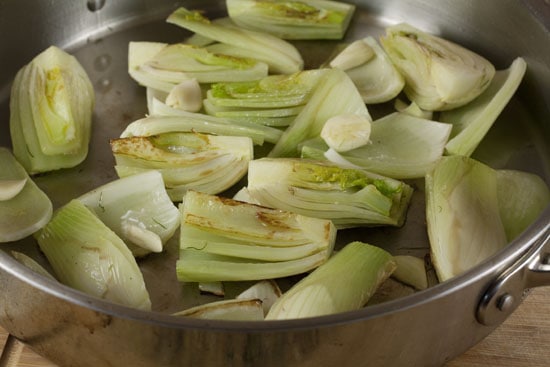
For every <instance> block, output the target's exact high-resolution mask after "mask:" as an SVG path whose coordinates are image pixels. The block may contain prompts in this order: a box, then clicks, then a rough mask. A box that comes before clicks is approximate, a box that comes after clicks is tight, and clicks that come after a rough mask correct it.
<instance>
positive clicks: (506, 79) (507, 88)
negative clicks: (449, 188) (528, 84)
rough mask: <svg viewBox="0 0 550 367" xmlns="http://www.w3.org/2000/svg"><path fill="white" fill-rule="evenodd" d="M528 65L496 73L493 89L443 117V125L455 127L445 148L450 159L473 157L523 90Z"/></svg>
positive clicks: (514, 64) (519, 62)
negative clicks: (451, 157)
mask: <svg viewBox="0 0 550 367" xmlns="http://www.w3.org/2000/svg"><path fill="white" fill-rule="evenodd" d="M526 69H527V63H526V62H525V60H524V59H523V58H517V59H515V60H514V61H513V62H512V65H510V67H509V68H508V69H506V70H499V71H497V72H496V73H495V76H494V78H493V79H492V81H491V84H490V85H489V87H488V88H487V89H486V90H485V91H484V92H483V93H482V94H481V95H480V96H479V97H477V98H476V99H475V100H473V101H472V102H470V103H468V104H467V105H465V106H462V107H460V108H456V109H454V110H450V111H444V112H442V113H441V116H440V121H442V122H447V123H450V124H452V125H453V130H452V132H451V139H450V140H449V142H448V143H447V145H446V146H445V152H446V154H448V155H451V154H456V155H464V156H470V155H471V154H472V153H473V152H474V150H475V149H476V148H477V146H478V144H479V143H480V142H481V140H482V139H483V137H484V136H485V134H487V131H489V129H490V128H491V126H492V125H493V123H494V122H495V120H496V119H497V117H498V116H499V115H500V113H501V112H502V110H503V109H504V107H506V104H507V103H508V102H509V101H510V99H511V98H512V96H513V95H514V93H515V92H516V90H517V88H518V87H519V85H520V83H521V81H522V79H523V76H524V75H525V71H526Z"/></svg>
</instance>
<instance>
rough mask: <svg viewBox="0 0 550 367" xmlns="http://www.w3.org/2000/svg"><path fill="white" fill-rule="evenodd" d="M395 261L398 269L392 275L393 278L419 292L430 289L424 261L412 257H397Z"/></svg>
mask: <svg viewBox="0 0 550 367" xmlns="http://www.w3.org/2000/svg"><path fill="white" fill-rule="evenodd" d="M393 259H394V260H395V264H396V265H397V267H396V269H395V271H394V272H393V273H392V278H395V279H397V280H398V281H400V282H402V283H405V284H408V285H410V286H412V287H414V288H415V289H418V290H422V289H426V288H428V275H427V273H426V266H425V264H424V259H421V258H419V257H416V256H410V255H397V256H394V257H393Z"/></svg>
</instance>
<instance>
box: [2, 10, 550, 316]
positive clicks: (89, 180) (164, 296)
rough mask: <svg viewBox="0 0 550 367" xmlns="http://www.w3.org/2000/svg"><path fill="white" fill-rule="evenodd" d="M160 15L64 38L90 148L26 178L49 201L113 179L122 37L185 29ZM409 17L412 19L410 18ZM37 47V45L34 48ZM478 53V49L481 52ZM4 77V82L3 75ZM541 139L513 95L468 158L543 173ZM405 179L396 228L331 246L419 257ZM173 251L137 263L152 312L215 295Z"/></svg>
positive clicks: (420, 220) (372, 25) (122, 112)
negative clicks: (404, 212) (87, 115)
mask: <svg viewBox="0 0 550 367" xmlns="http://www.w3.org/2000/svg"><path fill="white" fill-rule="evenodd" d="M96 3H97V2H96ZM100 12H101V10H100V11H98V13H100ZM165 15H166V14H163V15H162V16H159V17H154V18H152V19H148V20H146V21H143V20H141V21H137V20H136V19H134V18H130V19H127V20H126V21H118V22H116V23H115V24H114V25H113V26H109V27H103V28H102V29H101V30H98V32H97V33H95V34H91V35H89V37H88V38H87V39H86V40H85V41H79V40H75V41H74V42H71V41H69V42H67V44H68V45H71V46H70V51H71V52H72V53H73V54H74V55H75V56H76V57H77V59H78V60H79V61H80V62H81V64H82V65H83V67H84V68H85V69H86V71H87V72H88V74H89V76H90V79H91V80H92V82H93V84H94V87H95V91H96V108H95V111H94V125H93V136H92V140H91V149H90V153H89V155H88V157H87V159H86V161H85V162H83V163H82V164H81V165H79V166H77V167H75V168H72V169H66V170H62V171H57V172H51V173H47V174H42V175H39V176H36V177H35V178H34V179H35V181H36V183H37V184H38V185H39V186H40V187H41V188H42V189H43V190H44V191H45V192H46V193H47V194H48V196H49V197H50V198H51V199H52V201H53V204H54V207H56V208H58V207H60V206H62V205H63V204H65V203H66V202H68V201H69V200H70V199H72V198H75V197H77V196H79V195H81V194H83V193H85V192H87V191H89V190H91V189H93V188H96V187H98V186H99V185H101V184H104V183H107V182H109V181H111V180H114V179H116V178H117V176H116V173H115V170H114V158H113V156H112V154H111V151H110V146H109V139H110V138H116V137H118V136H119V135H120V133H121V132H122V130H123V129H124V128H125V127H126V126H127V125H128V124H129V123H130V122H132V121H134V120H137V119H139V118H141V117H143V116H145V114H146V100H145V89H144V88H143V87H141V86H139V85H137V83H136V82H135V81H133V80H132V79H131V78H130V77H129V75H128V72H127V50H128V43H129V42H130V41H157V42H167V43H175V42H179V41H181V40H183V39H184V38H185V37H186V36H188V35H189V33H187V32H186V31H185V30H182V29H179V28H177V27H175V26H172V25H168V24H166V23H165V21H164V19H165ZM207 15H208V16H210V17H213V18H214V17H217V16H221V15H224V14H223V12H222V11H220V10H219V9H218V10H214V11H211V12H209V13H207ZM395 22H396V20H395V19H392V18H388V17H386V16H381V15H380V16H375V15H373V14H372V13H370V12H367V11H366V10H364V9H362V8H358V9H357V12H356V15H355V17H354V20H353V22H352V24H351V26H350V29H349V31H348V33H347V39H348V40H355V39H359V38H362V37H365V36H367V35H371V36H375V37H377V36H379V35H380V34H382V33H383V31H384V28H385V27H386V26H387V25H389V24H391V23H395ZM412 23H413V24H414V22H412ZM419 26H422V24H419ZM428 30H430V29H428ZM294 43H295V45H296V46H297V47H298V49H299V50H300V51H301V53H302V55H303V56H304V59H305V65H306V68H315V67H318V66H319V65H321V64H322V63H323V62H324V61H326V60H327V58H328V57H329V56H330V55H332V54H333V52H334V50H335V49H336V47H337V46H338V44H339V42H337V41H322V42H320V41H307V42H306V41H302V42H294ZM39 51H40V50H37V52H39ZM479 52H480V53H482V54H483V52H482V51H479ZM518 56H519V55H518ZM25 62H28V60H27V61H25ZM9 83H11V79H10V80H9ZM8 89H9V84H7V85H2V86H0V90H8ZM0 98H2V99H1V100H0V118H1V120H2V121H4V123H3V124H2V126H1V128H2V132H1V134H0V145H2V146H10V138H9V127H8V123H7V121H9V95H8V94H7V93H3V94H1V95H0ZM392 110H393V104H392V103H388V104H382V105H373V106H369V111H370V113H371V114H372V116H373V118H377V117H381V116H383V115H384V114H386V113H388V112H389V111H392ZM518 121H521V123H518ZM541 137H542V138H541ZM546 141H548V140H546ZM545 144H546V143H545V139H544V134H541V133H540V127H539V126H537V123H536V121H535V119H533V117H532V116H531V113H530V111H529V108H528V107H527V105H526V104H525V103H524V102H523V101H522V100H521V99H520V98H518V97H516V98H514V99H513V100H512V101H511V102H510V104H509V105H508V107H507V108H506V109H505V111H504V112H503V113H502V115H501V117H500V118H499V120H498V121H497V123H496V124H495V125H494V126H493V128H492V129H491V130H490V132H489V134H488V135H487V137H486V138H485V139H484V141H483V142H482V144H481V145H480V147H479V148H478V149H477V151H476V152H475V154H474V158H476V159H479V160H481V161H483V162H485V163H487V164H489V165H491V166H492V167H494V168H511V169H521V170H524V171H530V172H533V173H537V174H539V175H540V176H542V177H546V174H545V173H547V172H549V171H550V170H549V169H548V167H549V163H548V154H547V153H545V152H547V150H546V147H545V146H544V145H545ZM266 148H269V147H266ZM259 154H260V152H259ZM547 181H548V179H547ZM408 182H409V183H410V184H411V185H412V186H413V187H414V188H415V194H414V196H413V199H412V204H411V207H410V209H409V212H408V217H407V221H406V224H405V226H403V227H402V228H399V229H396V228H362V229H353V230H342V231H339V235H338V244H337V246H342V245H343V244H346V243H348V242H350V241H352V240H361V241H364V242H368V243H371V244H374V245H378V246H380V247H383V248H385V249H387V250H388V251H390V252H391V253H392V254H394V255H405V254H407V255H414V256H418V257H425V256H427V255H428V253H429V244H428V238H427V234H426V223H425V214H424V210H425V209H424V193H423V181H422V180H414V181H408ZM243 184H244V182H241V183H240V184H239V185H243ZM237 188H238V187H235V188H234V189H233V190H230V192H227V193H225V195H231V194H232V193H233V192H234V191H235V190H236V189H237ZM222 195H224V194H222ZM2 248H3V249H4V250H16V251H20V252H24V253H26V254H28V255H30V256H32V257H33V258H34V259H36V260H37V261H39V262H40V263H41V264H43V265H44V266H46V267H48V265H47V262H46V260H45V257H44V256H43V255H42V254H41V253H40V251H39V249H38V247H37V245H36V243H35V241H34V240H33V239H32V238H27V239H25V240H22V241H20V242H17V243H11V244H7V245H5V246H3V247H2ZM177 256H178V233H176V234H175V235H174V237H173V238H172V240H171V241H170V242H169V243H168V245H167V250H166V251H165V252H164V253H162V254H153V255H150V256H148V257H146V258H144V259H141V260H140V261H139V264H140V267H141V269H142V271H143V274H144V277H145V280H146V284H147V287H148V289H149V291H150V294H151V299H152V302H153V309H154V311H158V312H162V313H172V312H175V311H179V310H182V309H184V308H187V307H191V306H195V305H197V304H200V303H204V302H208V301H213V300H218V299H219V298H218V297H216V296H211V295H204V294H201V293H200V292H199V290H198V288H197V286H196V285H195V284H181V283H179V282H178V281H177V279H176V274H175V261H176V258H177ZM298 278H299V277H292V278H289V279H284V280H281V282H280V285H281V287H282V288H283V289H286V288H288V287H289V286H290V284H292V283H293V282H295V281H296V280H297V279H298ZM249 284H250V283H227V284H226V292H227V293H226V296H227V297H232V296H234V295H235V294H237V293H238V292H240V291H241V290H242V289H244V288H245V287H246V286H248V285H249ZM412 292H413V291H412V290H411V289H407V288H403V287H397V288H395V289H394V288H392V289H391V290H390V291H389V292H385V293H384V294H383V295H380V296H379V297H377V298H375V299H374V300H373V302H383V301H385V300H388V299H392V298H395V297H400V296H403V295H407V294H410V293H412Z"/></svg>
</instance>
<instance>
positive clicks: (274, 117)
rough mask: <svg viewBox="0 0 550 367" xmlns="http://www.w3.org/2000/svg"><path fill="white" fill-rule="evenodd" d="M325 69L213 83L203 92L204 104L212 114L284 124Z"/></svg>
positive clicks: (309, 93)
mask: <svg viewBox="0 0 550 367" xmlns="http://www.w3.org/2000/svg"><path fill="white" fill-rule="evenodd" d="M325 72H326V71H324V70H320V69H313V70H306V71H301V72H297V73H293V74H289V75H270V76H267V77H265V78H262V79H259V80H257V81H254V82H234V83H216V84H213V85H212V86H211V87H210V89H209V90H208V91H207V92H206V99H205V100H204V107H205V110H206V112H207V113H208V114H211V115H213V116H218V117H225V118H228V119H231V120H235V119H239V120H240V121H249V122H254V123H260V124H263V125H267V126H287V125H288V124H290V123H291V122H292V120H293V119H294V118H295V117H296V116H297V115H298V114H299V113H300V112H301V111H302V109H303V106H304V105H305V104H306V103H307V101H308V100H309V98H310V96H311V93H312V91H313V90H314V89H315V87H316V85H317V83H318V82H319V80H320V79H321V78H322V77H323V75H324V74H325ZM283 121H284V122H283Z"/></svg>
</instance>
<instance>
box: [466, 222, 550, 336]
mask: <svg viewBox="0 0 550 367" xmlns="http://www.w3.org/2000/svg"><path fill="white" fill-rule="evenodd" d="M540 286H550V227H547V228H546V230H544V231H543V232H542V235H541V236H539V237H538V238H537V239H536V240H535V241H534V243H533V244H532V246H531V247H530V249H529V251H528V252H527V253H526V254H525V255H524V256H522V257H521V258H520V259H519V260H518V261H516V262H515V263H514V264H513V265H512V266H511V267H510V268H508V269H507V270H506V271H504V272H503V273H502V274H501V275H500V276H499V277H498V278H497V279H496V280H495V281H494V282H493V283H492V284H491V285H490V286H489V288H488V289H487V291H486V292H485V294H484V295H483V297H482V298H481V300H480V302H479V305H478V308H477V313H476V317H477V320H478V321H479V322H480V323H481V324H483V325H487V326H491V325H497V324H500V323H502V322H503V321H504V320H506V318H508V316H509V315H510V314H511V313H512V312H514V310H515V309H516V308H517V307H518V306H519V305H520V304H521V300H522V299H523V298H524V297H525V296H526V295H527V294H528V293H529V290H530V289H531V288H535V287H540Z"/></svg>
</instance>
